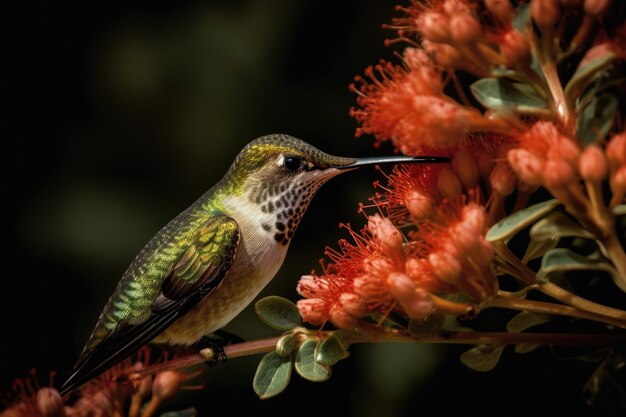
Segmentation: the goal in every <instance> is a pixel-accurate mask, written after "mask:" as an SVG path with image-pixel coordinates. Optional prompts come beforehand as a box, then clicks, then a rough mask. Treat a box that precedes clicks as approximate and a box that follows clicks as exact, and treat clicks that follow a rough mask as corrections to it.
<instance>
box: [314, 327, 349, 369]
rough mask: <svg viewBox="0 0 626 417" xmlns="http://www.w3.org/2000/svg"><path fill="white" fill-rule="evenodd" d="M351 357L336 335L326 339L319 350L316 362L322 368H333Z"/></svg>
mask: <svg viewBox="0 0 626 417" xmlns="http://www.w3.org/2000/svg"><path fill="white" fill-rule="evenodd" d="M348 356H350V352H348V351H347V350H346V349H345V348H344V347H343V346H342V345H341V341H340V340H339V338H338V337H337V336H336V335H335V334H331V335H330V336H329V337H327V338H326V339H324V340H323V341H322V342H321V343H320V346H319V348H318V350H317V355H316V356H315V361H316V362H317V363H318V364H320V365H322V366H333V365H334V364H336V363H337V362H339V361H340V360H342V359H345V358H347V357H348Z"/></svg>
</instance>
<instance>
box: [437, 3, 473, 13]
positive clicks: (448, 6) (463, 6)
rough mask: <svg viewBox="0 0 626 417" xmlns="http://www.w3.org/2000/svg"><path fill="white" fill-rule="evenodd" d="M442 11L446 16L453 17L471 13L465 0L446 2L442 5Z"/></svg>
mask: <svg viewBox="0 0 626 417" xmlns="http://www.w3.org/2000/svg"><path fill="white" fill-rule="evenodd" d="M443 10H444V11H445V12H446V14H447V15H448V16H454V15H458V14H469V13H471V12H472V10H471V9H470V6H469V5H468V4H467V1H465V0H446V1H445V2H444V3H443Z"/></svg>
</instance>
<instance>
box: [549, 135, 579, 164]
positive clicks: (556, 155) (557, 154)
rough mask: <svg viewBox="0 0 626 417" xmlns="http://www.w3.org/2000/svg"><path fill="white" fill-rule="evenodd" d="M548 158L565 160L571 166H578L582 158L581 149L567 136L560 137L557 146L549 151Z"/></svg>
mask: <svg viewBox="0 0 626 417" xmlns="http://www.w3.org/2000/svg"><path fill="white" fill-rule="evenodd" d="M547 156H548V159H564V160H565V161H567V162H568V163H570V164H571V165H573V166H577V165H578V159H579V158H580V148H579V147H578V144H577V143H576V142H574V141H573V140H571V139H569V138H567V137H565V136H559V137H558V138H557V142H556V144H554V145H553V146H551V147H550V149H549V150H548V155H547Z"/></svg>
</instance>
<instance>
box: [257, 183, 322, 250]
mask: <svg viewBox="0 0 626 417" xmlns="http://www.w3.org/2000/svg"><path fill="white" fill-rule="evenodd" d="M329 179H330V176H327V175H314V176H307V177H305V178H301V179H292V180H287V181H282V182H261V183H258V184H257V185H255V186H253V187H252V188H251V190H250V194H249V200H250V202H252V203H255V204H257V205H258V206H259V207H260V209H261V213H262V215H261V217H260V220H261V223H260V226H261V228H262V229H263V231H264V232H265V233H268V234H270V235H272V236H273V239H274V240H275V241H276V242H277V243H279V244H281V245H284V246H286V245H288V244H289V242H290V241H291V238H292V237H293V235H294V233H295V231H296V228H297V227H298V224H299V223H300V220H302V216H303V215H304V212H305V211H306V209H307V207H308V206H309V203H310V202H311V200H312V199H313V196H314V195H315V193H316V192H317V190H318V189H319V188H320V187H321V186H322V185H323V184H324V183H325V182H326V181H328V180H329Z"/></svg>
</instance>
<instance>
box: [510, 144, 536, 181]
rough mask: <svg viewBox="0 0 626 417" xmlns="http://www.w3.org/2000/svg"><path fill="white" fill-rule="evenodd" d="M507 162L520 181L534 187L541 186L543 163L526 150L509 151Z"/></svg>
mask: <svg viewBox="0 0 626 417" xmlns="http://www.w3.org/2000/svg"><path fill="white" fill-rule="evenodd" d="M507 160H508V161H509V164H510V165H511V168H513V170H514V171H515V173H516V174H517V175H518V176H519V177H520V179H521V180H522V181H524V182H526V183H528V184H530V185H534V186H539V185H542V184H543V174H544V172H543V168H544V163H543V161H541V160H540V159H539V158H537V157H536V156H535V155H533V154H532V153H531V152H529V151H527V150H526V149H511V150H510V151H509V152H508V154H507Z"/></svg>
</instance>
